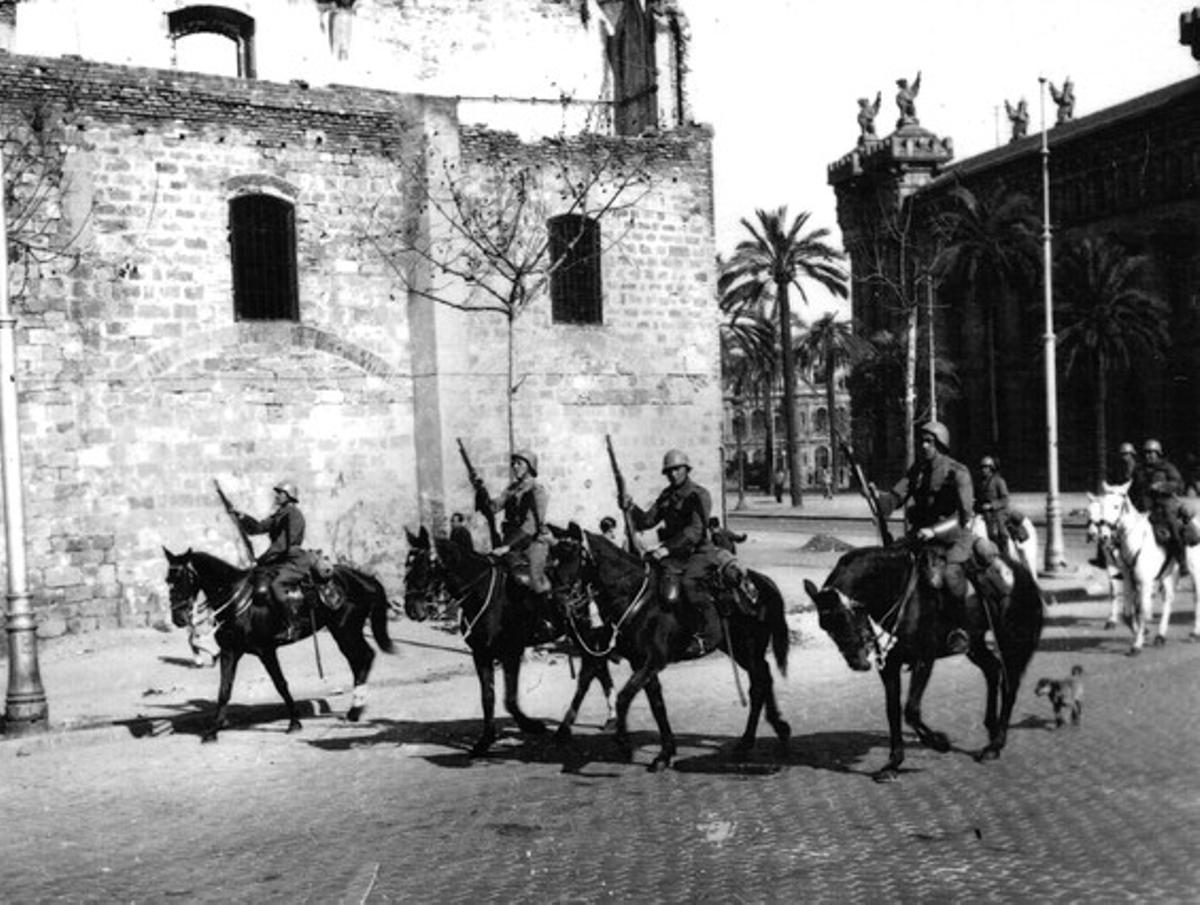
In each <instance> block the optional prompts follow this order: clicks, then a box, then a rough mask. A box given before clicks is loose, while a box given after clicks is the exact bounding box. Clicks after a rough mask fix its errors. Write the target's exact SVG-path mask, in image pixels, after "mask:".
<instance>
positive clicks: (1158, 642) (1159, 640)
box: [1154, 635, 1167, 647]
mask: <svg viewBox="0 0 1200 905" xmlns="http://www.w3.org/2000/svg"><path fill="white" fill-rule="evenodd" d="M1166 643H1167V638H1166V635H1156V636H1155V638H1154V646H1155V647H1162V646H1163V645H1165V644H1166Z"/></svg>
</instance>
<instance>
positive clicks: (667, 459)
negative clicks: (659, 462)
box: [662, 449, 692, 474]
mask: <svg viewBox="0 0 1200 905" xmlns="http://www.w3.org/2000/svg"><path fill="white" fill-rule="evenodd" d="M680 465H682V466H683V467H685V468H687V469H688V470H689V471H690V470H691V468H692V463H691V461H690V460H689V459H688V457H687V453H685V452H684V451H683V450H682V449H668V450H667V454H666V455H665V456H663V467H662V473H663V474H666V473H667V472H668V471H670V470H671V469H672V468H678V467H679V466H680Z"/></svg>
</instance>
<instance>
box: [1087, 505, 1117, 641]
mask: <svg viewBox="0 0 1200 905" xmlns="http://www.w3.org/2000/svg"><path fill="white" fill-rule="evenodd" d="M1104 486H1105V487H1106V488H1107V486H1108V485H1107V484H1106V485H1104ZM1087 498H1088V504H1087V540H1088V543H1089V544H1096V545H1097V547H1098V549H1099V551H1100V556H1101V561H1102V562H1103V564H1104V565H1103V567H1102V568H1103V570H1104V576H1105V578H1107V579H1108V618H1107V619H1105V620H1104V628H1105V629H1114V628H1116V627H1117V620H1118V619H1119V618H1120V616H1121V602H1122V601H1123V600H1124V598H1125V583H1124V579H1123V578H1122V573H1121V564H1120V563H1119V562H1118V561H1117V551H1116V548H1115V546H1114V542H1113V536H1112V531H1105V532H1103V533H1101V530H1100V522H1101V521H1102V520H1103V518H1104V513H1103V508H1104V495H1103V494H1102V495H1101V496H1093V495H1092V494H1090V493H1089V494H1088V495H1087Z"/></svg>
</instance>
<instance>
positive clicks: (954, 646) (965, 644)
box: [946, 628, 971, 656]
mask: <svg viewBox="0 0 1200 905" xmlns="http://www.w3.org/2000/svg"><path fill="white" fill-rule="evenodd" d="M970 646H971V636H970V635H968V634H967V632H966V630H965V629H961V628H956V629H951V630H950V633H949V634H948V635H946V651H947V653H949V654H950V655H951V656H953V655H955V654H965V653H966V652H967V650H968V648H970Z"/></svg>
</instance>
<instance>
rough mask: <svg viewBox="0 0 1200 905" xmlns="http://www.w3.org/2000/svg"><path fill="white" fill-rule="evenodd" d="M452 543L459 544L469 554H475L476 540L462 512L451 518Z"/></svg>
mask: <svg viewBox="0 0 1200 905" xmlns="http://www.w3.org/2000/svg"><path fill="white" fill-rule="evenodd" d="M450 542H451V543H454V544H457V545H458V546H459V547H461V548H462V549H464V550H466V551H467V552H469V553H474V552H475V540H474V538H472V537H471V529H470V528H468V527H467V520H466V518H465V517H464V516H463V514H462V513H461V512H456V513H454V514H453V515H451V516H450Z"/></svg>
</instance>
